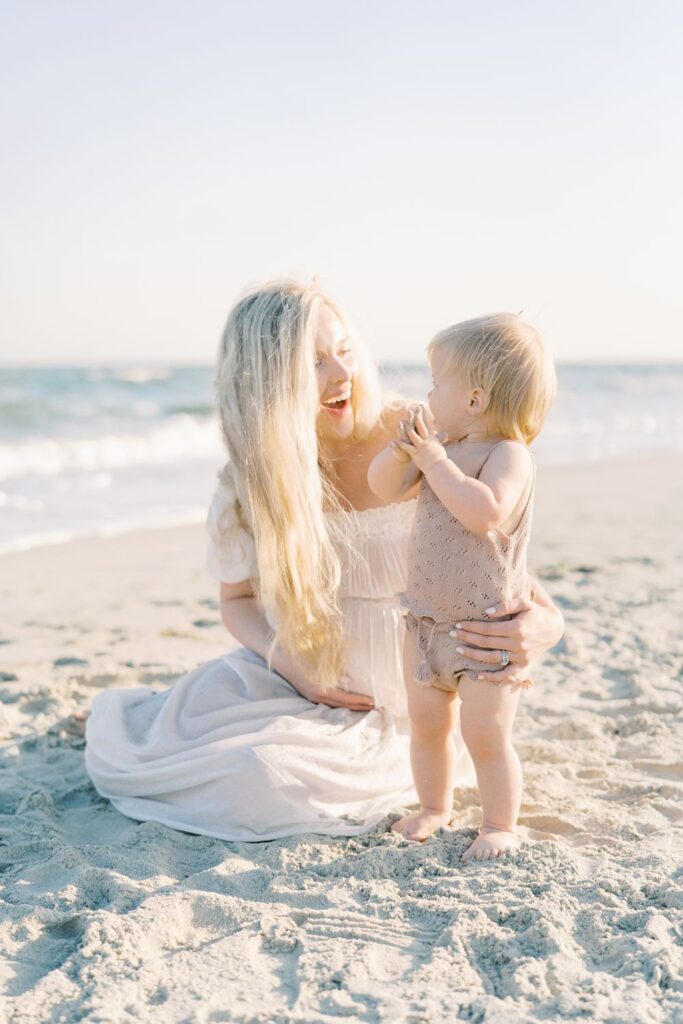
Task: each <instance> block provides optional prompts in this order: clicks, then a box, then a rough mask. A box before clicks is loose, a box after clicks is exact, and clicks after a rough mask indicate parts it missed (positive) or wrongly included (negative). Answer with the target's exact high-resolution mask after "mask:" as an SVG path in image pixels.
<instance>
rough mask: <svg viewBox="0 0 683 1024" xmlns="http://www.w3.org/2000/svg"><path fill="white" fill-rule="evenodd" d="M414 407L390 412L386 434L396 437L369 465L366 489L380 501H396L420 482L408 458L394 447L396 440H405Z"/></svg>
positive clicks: (417, 470)
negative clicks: (392, 434) (368, 488)
mask: <svg viewBox="0 0 683 1024" xmlns="http://www.w3.org/2000/svg"><path fill="white" fill-rule="evenodd" d="M416 408H417V406H413V407H411V406H404V407H403V408H400V409H393V410H392V411H391V415H392V418H391V420H390V422H389V423H388V433H389V435H391V433H392V432H393V433H394V434H395V437H394V440H393V441H391V442H390V444H388V445H387V447H386V448H384V449H383V450H382V451H381V452H380V453H379V455H376V456H375V457H374V459H373V460H372V462H371V463H370V468H369V469H368V486H369V487H370V490H371V491H372V493H373V494H376V495H377V497H378V498H382V500H383V501H399V500H400V499H401V498H403V497H404V496H405V495H406V494H407V493H408V491H411V490H412V489H413V488H414V487H415V486H416V485H417V484H418V483H419V481H420V478H421V476H422V473H421V471H420V470H419V469H418V468H417V466H415V464H414V463H413V460H412V459H411V458H410V456H409V455H406V454H405V452H402V451H400V449H399V448H398V446H397V444H396V442H397V441H398V440H399V439H405V437H406V434H405V427H406V425H407V424H408V423H412V421H413V418H414V416H415V409H416Z"/></svg>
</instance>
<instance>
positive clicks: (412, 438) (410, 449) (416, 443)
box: [394, 406, 448, 473]
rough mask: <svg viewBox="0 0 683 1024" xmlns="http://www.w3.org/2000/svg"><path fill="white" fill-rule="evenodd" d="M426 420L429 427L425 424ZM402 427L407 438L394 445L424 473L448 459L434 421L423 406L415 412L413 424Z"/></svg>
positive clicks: (402, 425)
mask: <svg viewBox="0 0 683 1024" xmlns="http://www.w3.org/2000/svg"><path fill="white" fill-rule="evenodd" d="M425 418H426V419H427V420H428V423H429V425H427V423H425ZM401 427H402V428H403V431H404V435H405V436H404V438H403V439H399V440H397V441H395V442H394V444H395V446H396V447H397V448H398V449H400V451H402V452H403V453H404V454H406V455H408V456H409V457H410V458H411V459H412V460H413V462H414V463H415V465H416V466H417V468H418V469H419V470H421V471H422V472H423V473H426V472H427V471H428V470H429V469H431V468H432V466H435V465H436V464H437V462H442V461H443V460H444V459H446V458H448V456H447V455H446V452H445V451H444V448H443V444H442V443H441V441H440V439H439V437H438V436H437V434H436V433H435V432H434V419H433V417H432V415H431V413H429V412H428V410H426V409H425V408H424V407H423V406H420V407H418V408H417V409H416V410H415V411H414V413H413V418H412V423H409V424H404V423H402V424H401Z"/></svg>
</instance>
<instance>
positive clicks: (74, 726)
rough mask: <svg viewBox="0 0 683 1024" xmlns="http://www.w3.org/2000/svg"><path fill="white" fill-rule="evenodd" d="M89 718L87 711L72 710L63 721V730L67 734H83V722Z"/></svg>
mask: <svg viewBox="0 0 683 1024" xmlns="http://www.w3.org/2000/svg"><path fill="white" fill-rule="evenodd" d="M89 718H90V712H89V711H74V713H73V715H69V716H68V718H65V719H64V721H63V723H62V724H63V726H64V731H65V732H67V733H68V734H69V736H85V723H86V722H87V721H88V719H89Z"/></svg>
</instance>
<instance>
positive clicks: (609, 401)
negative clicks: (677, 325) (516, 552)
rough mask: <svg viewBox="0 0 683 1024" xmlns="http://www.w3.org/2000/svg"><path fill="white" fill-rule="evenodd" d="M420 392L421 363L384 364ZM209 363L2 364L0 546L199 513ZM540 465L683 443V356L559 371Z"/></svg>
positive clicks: (212, 448) (214, 449)
mask: <svg viewBox="0 0 683 1024" xmlns="http://www.w3.org/2000/svg"><path fill="white" fill-rule="evenodd" d="M381 369H382V377H383V380H384V382H385V384H386V386H387V387H388V388H390V389H392V390H395V391H398V392H400V393H401V394H403V395H405V396H406V397H407V398H413V399H414V398H417V399H420V398H424V397H425V395H426V393H427V391H428V388H429V372H428V370H427V368H426V367H425V366H422V365H420V366H414V365H400V366H399V365H386V366H383V367H382V368H381ZM212 377H213V371H212V370H211V368H209V367H165V368H159V367H143V366H129V367H117V368H103V367H70V368H54V367H51V368H36V367H34V368H30V369H28V368H27V369H20V368H1V367H0V552H7V551H17V550H26V549H28V548H31V547H35V546H37V545H40V544H49V543H59V542H63V541H66V540H69V539H71V538H74V537H78V536H91V535H107V534H114V533H121V532H125V531H126V530H131V529H137V528H141V527H147V526H150V527H151V526H160V525H173V524H179V523H191V522H201V521H202V520H203V519H204V517H205V515H206V509H207V505H208V502H209V499H210V496H211V494H212V492H213V488H214V481H215V474H216V472H217V470H218V469H219V467H220V465H221V464H222V461H223V454H222V447H221V441H220V431H219V428H218V423H217V420H216V417H215V414H214V411H213V388H212ZM558 377H559V394H558V400H557V402H556V405H555V407H554V409H553V411H552V413H551V416H550V418H549V420H548V422H547V424H546V426H545V427H544V429H543V432H542V434H541V436H540V437H539V438H538V439H537V441H536V442H535V444H534V451H535V453H536V457H537V460H538V463H539V466H540V467H542V466H544V465H553V464H558V463H563V464H568V463H578V462H585V461H598V460H604V459H612V458H618V457H625V456H629V455H646V454H648V453H652V454H656V453H657V452H671V451H679V452H680V451H683V364H680V365H670V366H663V365H656V366H655V365H651V366H647V365H643V366H564V367H560V368H559V370H558Z"/></svg>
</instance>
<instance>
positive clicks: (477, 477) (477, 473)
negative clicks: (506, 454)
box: [474, 438, 511, 480]
mask: <svg viewBox="0 0 683 1024" xmlns="http://www.w3.org/2000/svg"><path fill="white" fill-rule="evenodd" d="M507 440H508V438H505V440H503V441H497V442H496V444H494V446H493V448H489V450H488V451H487V453H486V455H485V456H484V461H483V462H482V464H481V466H480V467H479V469H478V470H477V472H476V474H475V476H474V479H475V480H478V479H479V477H480V476H481V474H482V471H483V469H484V466H485V465H486V463H487V462H488V461H489V459H490V458H491V456H492V455H493V453H494V452H495V450H496V448H500V446H501V445H502V444H505V441H507ZM510 440H511V439H510Z"/></svg>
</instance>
